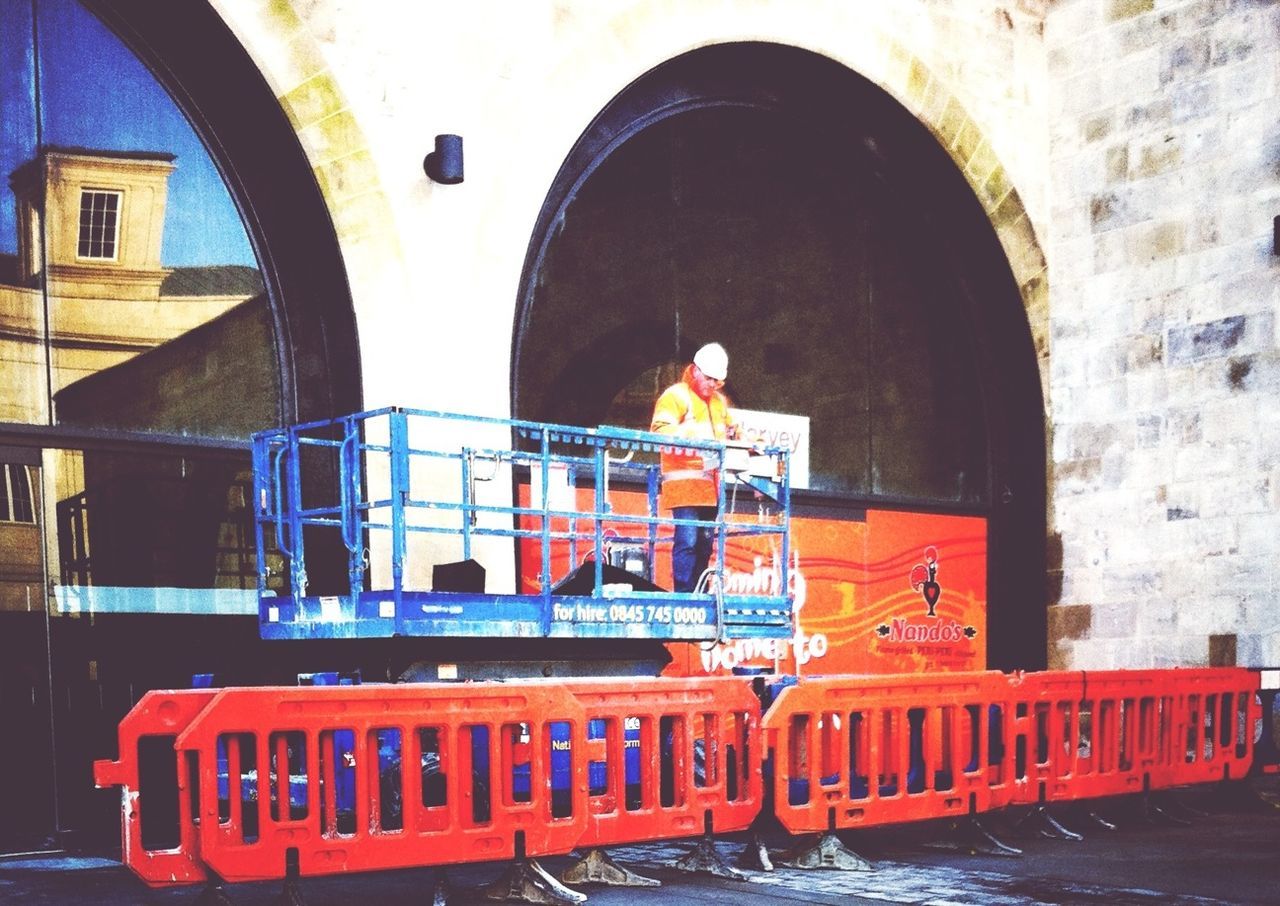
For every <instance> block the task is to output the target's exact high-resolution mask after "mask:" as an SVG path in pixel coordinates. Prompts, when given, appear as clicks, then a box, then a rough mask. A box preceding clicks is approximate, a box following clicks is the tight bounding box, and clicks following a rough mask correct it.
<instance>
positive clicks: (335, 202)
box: [212, 0, 1280, 667]
mask: <svg viewBox="0 0 1280 906" xmlns="http://www.w3.org/2000/svg"><path fill="white" fill-rule="evenodd" d="M212 2H213V4H214V6H215V7H216V8H217V9H218V10H219V12H220V13H221V15H222V16H223V18H224V19H225V20H226V21H227V22H228V24H229V25H230V27H231V28H232V29H233V31H234V32H235V33H236V35H237V36H238V37H239V39H240V40H241V41H242V42H243V43H244V45H245V47H246V48H247V50H248V51H249V53H250V55H251V56H252V57H253V59H254V60H255V61H256V62H257V64H258V65H259V67H260V68H261V70H262V72H263V74H264V76H265V77H266V78H267V80H268V82H269V83H270V84H271V86H272V87H273V89H274V90H275V91H276V93H277V95H278V96H279V97H280V101H281V105H282V107H283V109H284V110H285V112H286V113H287V115H288V116H289V117H290V118H291V120H292V121H293V123H294V126H295V128H296V129H297V132H298V136H299V140H300V141H301V143H302V146H303V148H304V149H305V150H306V152H307V154H308V155H309V156H310V159H311V161H312V163H313V166H314V168H315V173H316V178H317V181H318V182H319V184H320V187H321V190H322V192H323V193H324V195H325V198H326V200H327V201H328V203H329V207H330V210H331V213H332V215H333V219H334V224H335V228H336V230H337V233H338V237H339V241H340V243H341V246H342V250H343V255H344V259H345V264H346V268H347V273H348V275H349V278H350V282H351V289H352V295H353V298H354V300H355V304H356V315H357V319H358V322H359V329H360V343H361V349H362V356H363V361H364V365H365V380H366V386H365V398H366V401H367V402H368V403H369V404H370V405H381V404H385V403H391V402H395V403H403V404H409V405H422V406H429V407H433V408H448V409H462V410H470V411H479V412H493V413H494V414H504V412H505V409H506V408H507V406H508V404H509V400H508V385H507V382H508V377H509V373H510V372H509V369H510V343H511V325H512V322H513V314H514V306H515V301H516V296H517V293H518V290H519V287H518V282H519V275H520V267H521V263H522V261H523V257H524V254H525V251H526V248H527V245H528V242H529V240H530V238H531V237H530V234H531V229H532V226H533V223H534V220H535V218H536V216H537V212H538V210H539V207H540V206H541V203H542V200H543V198H544V196H545V194H546V191H547V188H548V186H549V185H550V183H551V180H552V179H553V178H554V175H555V173H556V170H557V169H558V167H559V165H560V163H561V161H562V160H563V159H564V156H565V154H566V153H567V152H568V151H569V149H570V147H572V144H573V142H574V141H575V140H576V138H577V136H578V135H580V134H581V132H582V130H583V129H584V128H585V127H586V126H587V124H588V123H589V122H590V121H591V119H592V117H593V116H594V115H595V114H596V113H597V112H598V111H599V110H600V109H601V108H602V107H603V106H604V105H605V104H607V103H608V101H609V100H610V99H611V98H612V97H614V96H615V95H616V94H617V93H618V92H620V91H622V90H623V89H624V88H625V87H626V86H627V85H628V84H629V83H630V82H632V81H633V80H635V79H636V78H638V77H639V76H640V75H642V74H643V73H644V72H646V71H647V70H649V69H651V68H652V67H654V66H656V65H658V64H660V63H661V62H663V61H664V60H667V59H670V58H671V57H673V56H676V55H678V54H680V53H684V52H687V51H689V50H692V49H695V48H697V47H700V46H703V45H706V44H711V43H716V42H723V41H744V40H761V41H776V42H779V43H785V44H791V45H794V46H797V47H802V48H806V49H809V50H812V51H814V52H817V53H821V54H825V55H827V56H829V57H831V58H832V59H834V60H837V61H839V62H841V63H843V64H844V65H846V66H848V67H850V68H851V69H853V70H854V71H856V72H859V73H860V74H862V75H864V76H866V77H867V78H869V79H870V80H872V81H873V82H875V83H876V84H878V85H880V86H881V87H882V88H884V89H885V90H886V91H887V92H888V93H890V94H891V95H892V96H894V97H895V98H896V99H898V100H899V101H900V102H901V103H902V104H904V106H906V107H907V109H908V110H910V111H911V112H912V113H913V114H914V115H915V116H917V117H918V118H919V119H920V120H921V122H922V123H924V124H925V125H926V126H927V127H928V128H929V129H930V130H931V131H932V132H933V133H934V135H935V136H937V138H938V140H939V142H940V144H942V145H943V146H944V147H945V148H946V149H947V150H948V151H949V153H950V154H951V156H952V158H953V160H954V161H955V162H956V166H957V167H958V168H959V169H960V170H961V172H963V173H964V175H965V177H966V178H967V179H968V180H969V183H970V185H971V186H973V189H974V192H975V195H976V196H977V197H978V198H979V199H980V201H981V202H982V204H983V205H984V207H985V208H986V210H987V212H988V214H989V216H990V217H991V221H992V225H993V227H994V228H995V230H996V232H997V235H998V236H999V238H1000V241H1001V243H1002V245H1003V247H1004V249H1005V252H1006V254H1007V255H1008V258H1009V262H1010V268H1011V270H1012V272H1013V274H1014V277H1015V279H1016V281H1017V283H1018V285H1019V287H1020V290H1021V292H1022V296H1023V301H1024V304H1025V306H1026V310H1027V316H1028V321H1029V323H1030V326H1031V331H1032V336H1033V339H1034V341H1035V343H1036V351H1037V354H1038V356H1039V361H1040V363H1041V370H1042V375H1041V379H1042V389H1043V391H1044V395H1045V403H1046V412H1045V431H1046V437H1047V439H1048V440H1049V442H1050V444H1051V449H1052V454H1051V464H1050V473H1049V474H1048V475H1047V476H1046V483H1047V488H1048V494H1049V507H1050V519H1049V524H1048V525H1047V526H1046V534H1047V536H1048V543H1049V549H1050V560H1051V567H1052V573H1051V587H1052V590H1053V592H1052V601H1051V604H1052V606H1051V608H1050V635H1049V639H1048V644H1049V648H1050V658H1051V663H1053V664H1054V665H1055V666H1073V667H1108V666H1148V665H1167V664H1201V663H1206V662H1208V661H1210V660H1214V661H1219V662H1223V661H1228V660H1230V659H1232V658H1234V659H1236V660H1238V661H1239V662H1241V663H1245V662H1254V661H1257V662H1261V661H1272V662H1280V620H1277V619H1276V618H1275V616H1274V615H1273V614H1274V607H1273V605H1272V603H1271V598H1272V596H1273V594H1274V585H1275V580H1276V567H1275V565H1274V562H1273V561H1274V555H1275V553H1276V551H1277V548H1278V547H1280V544H1278V543H1277V540H1276V539H1277V538H1280V531H1278V530H1280V515H1278V513H1280V432H1278V431H1277V430H1276V428H1277V424H1276V423H1277V421H1280V411H1278V410H1277V408H1276V406H1275V405H1274V402H1275V391H1276V382H1277V376H1276V375H1277V368H1276V344H1277V340H1276V337H1277V326H1276V318H1275V315H1274V311H1275V307H1276V303H1277V301H1278V297H1277V292H1278V290H1277V286H1280V281H1278V280H1277V277H1278V276H1280V268H1278V266H1277V261H1280V259H1277V258H1276V257H1275V256H1274V255H1273V254H1272V250H1271V229H1272V227H1271V224H1272V217H1273V216H1274V215H1275V214H1276V213H1280V204H1278V202H1280V198H1278V195H1280V144H1278V138H1277V136H1278V126H1277V115H1276V110H1277V104H1276V96H1275V95H1276V88H1277V73H1278V72H1280V66H1278V65H1277V64H1278V63H1280V59H1278V53H1280V38H1278V37H1277V27H1278V23H1280V4H1276V3H1273V2H1266V0H1054V2H1050V0H1003V2H995V0H895V2H892V3H884V2H882V0H611V2H597V0H548V2H539V3H533V2H517V0H510V2H504V0H477V2H473V3H468V4H452V5H445V4H436V3H419V2H410V0H404V2H394V0H383V2H380V3H378V4H368V3H366V2H363V0H361V2H356V0H212ZM440 132H459V133H461V134H463V135H464V137H465V141H466V155H467V181H466V182H465V183H464V184H463V185H461V186H439V185H435V184H432V183H430V182H428V181H427V180H426V179H425V178H424V177H423V175H422V172H421V169H420V167H421V160H422V157H423V155H424V154H425V153H426V152H427V151H428V150H430V147H431V141H432V136H433V135H435V134H436V133H440ZM459 374H465V375H466V380H458V377H457V376H458V375H459ZM1038 603H1039V602H1030V606H1038Z"/></svg>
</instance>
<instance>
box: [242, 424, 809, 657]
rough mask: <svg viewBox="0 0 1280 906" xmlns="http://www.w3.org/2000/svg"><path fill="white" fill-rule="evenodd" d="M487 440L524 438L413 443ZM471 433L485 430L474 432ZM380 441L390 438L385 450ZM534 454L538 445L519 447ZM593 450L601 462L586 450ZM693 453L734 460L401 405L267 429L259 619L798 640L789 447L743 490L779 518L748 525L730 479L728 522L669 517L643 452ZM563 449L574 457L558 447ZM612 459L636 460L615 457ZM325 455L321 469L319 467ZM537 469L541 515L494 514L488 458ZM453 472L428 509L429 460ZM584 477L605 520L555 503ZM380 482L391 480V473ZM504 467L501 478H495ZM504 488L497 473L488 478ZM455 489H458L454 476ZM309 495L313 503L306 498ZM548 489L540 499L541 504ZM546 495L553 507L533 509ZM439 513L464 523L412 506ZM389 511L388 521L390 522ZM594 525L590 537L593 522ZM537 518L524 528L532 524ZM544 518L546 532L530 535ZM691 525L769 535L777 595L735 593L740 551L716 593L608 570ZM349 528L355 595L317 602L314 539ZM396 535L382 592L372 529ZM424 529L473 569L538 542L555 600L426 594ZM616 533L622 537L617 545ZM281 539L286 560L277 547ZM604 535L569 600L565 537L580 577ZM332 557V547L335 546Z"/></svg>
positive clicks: (350, 590)
mask: <svg viewBox="0 0 1280 906" xmlns="http://www.w3.org/2000/svg"><path fill="white" fill-rule="evenodd" d="M468 425H469V426H472V427H474V428H475V429H476V431H475V432H474V433H478V434H483V433H484V431H485V430H489V431H492V430H493V429H495V428H506V429H508V430H509V431H510V432H511V433H512V435H513V438H514V440H515V443H513V444H512V448H510V449H498V448H494V447H478V446H471V445H462V444H458V445H455V446H453V447H451V448H449V449H443V448H441V447H438V446H431V445H428V446H420V447H415V446H413V444H412V442H411V435H412V436H413V437H415V438H420V437H421V436H422V435H421V434H420V433H419V431H420V429H421V428H431V429H439V430H431V431H430V434H429V435H428V436H429V437H430V438H435V437H436V436H437V435H443V436H445V437H450V436H459V433H460V431H465V427H466V426H468ZM467 436H470V435H469V434H468V435H467ZM375 439H376V440H375ZM522 442H523V443H524V444H526V445H527V444H532V445H534V446H535V447H536V451H530V450H525V449H520V447H521V446H522ZM575 447H583V448H584V449H585V450H586V451H589V452H587V454H586V455H574V454H573V453H572V452H564V451H565V450H569V451H573V448H575ZM671 449H685V450H691V451H697V452H702V453H709V454H712V455H718V456H719V457H721V461H723V456H724V453H725V447H724V445H723V444H721V443H718V442H714V441H698V440H687V439H680V440H678V441H677V440H675V439H673V438H671V437H669V436H664V435H660V434H652V433H649V432H644V431H633V430H629V429H624V428H613V427H600V428H579V427H572V426H567V425H551V424H543V423H539V422H528V421H519V420H511V419H498V418H487V417H477V416H464V415H456V414H452V413H443V412H429V411H423V410H410V409H401V408H396V407H393V408H384V409H377V410H372V411H370V412H361V413H357V414H354V415H348V416H344V417H342V418H339V419H332V420H326V421H319V422H309V423H306V424H301V425H295V426H293V427H289V428H284V429H279V430H272V431H265V432H261V433H259V434H256V435H254V438H253V463H254V491H255V505H256V506H255V514H256V518H255V524H256V543H257V554H258V565H259V569H258V595H259V622H260V627H261V634H262V636H263V638H277V639H282V638H288V639H300V638H378V637H389V636H480V637H486V636H508V637H510V636H517V637H527V638H536V637H550V638H576V637H592V638H655V639H687V640H690V641H707V640H715V639H722V638H746V637H771V638H785V637H789V636H790V635H791V634H792V616H793V614H792V609H793V608H792V605H793V598H792V594H791V588H792V585H793V576H792V574H791V573H792V564H791V546H790V518H791V503H790V496H791V485H790V469H789V460H788V457H787V451H786V450H782V449H773V448H771V449H767V450H762V451H760V452H762V453H765V454H767V455H769V456H771V457H773V459H774V461H776V462H777V463H778V465H779V472H780V474H779V476H778V480H777V481H772V480H770V479H762V478H758V477H755V478H753V477H751V476H748V475H745V474H743V475H741V476H740V478H739V479H738V480H740V481H741V482H742V483H743V484H744V485H745V486H750V487H751V488H753V490H754V491H756V492H763V493H764V494H765V495H767V496H769V497H770V498H772V499H773V500H774V502H775V506H774V507H773V512H772V513H771V515H770V517H769V519H768V520H767V521H766V520H764V519H760V520H759V521H757V522H755V523H750V522H742V521H735V520H733V519H731V518H730V517H729V515H727V514H726V513H725V483H724V482H721V483H720V490H719V495H720V497H719V507H718V510H717V516H716V518H715V519H713V520H676V519H673V518H670V517H663V516H661V515H660V514H659V512H658V489H659V475H658V466H657V464H656V463H639V464H636V463H631V462H630V461H629V460H630V459H631V457H632V456H633V455H634V453H635V452H637V451H642V452H648V453H654V452H658V451H661V450H671ZM557 450H560V452H557ZM612 451H623V452H625V453H626V456H625V458H624V459H621V460H620V459H611V456H610V454H611V452H612ZM378 458H385V460H386V465H387V468H386V471H385V479H381V480H383V481H384V483H385V484H386V486H387V490H388V496H387V497H386V498H382V499H370V498H369V496H368V493H369V492H368V490H367V489H368V486H369V485H370V484H374V483H376V482H373V481H371V480H370V473H371V472H373V471H374V470H373V469H372V467H371V462H373V461H374V460H375V459H378ZM317 460H319V461H321V462H317ZM334 461H336V463H337V469H338V499H337V501H336V503H335V502H322V503H320V504H316V503H315V502H314V501H311V500H309V499H308V500H304V496H305V497H307V498H311V497H315V496H317V491H316V488H315V486H314V484H312V483H307V482H304V478H303V472H304V470H305V469H307V468H308V467H311V468H315V467H316V466H317V465H318V464H324V465H325V466H326V468H331V465H330V464H331V463H332V462H334ZM480 461H484V462H492V463H494V464H495V469H496V467H498V466H502V465H505V466H508V467H512V468H528V469H529V470H530V477H531V478H532V477H533V474H534V473H535V472H536V473H537V475H538V479H539V480H538V485H539V486H538V487H537V488H535V487H534V483H533V482H530V496H531V498H533V499H531V500H530V505H529V506H525V507H522V506H516V505H511V506H494V505H485V504H481V503H479V502H477V500H476V494H475V484H476V481H477V480H478V479H477V470H476V464H477V462H480ZM426 462H436V463H441V462H443V463H453V464H456V467H457V468H458V469H459V473H458V474H459V478H460V481H461V487H460V489H459V492H458V495H457V497H456V499H444V498H439V499H429V498H425V497H416V496H414V488H413V484H412V481H413V465H414V463H426ZM553 468H556V469H563V470H564V471H565V474H566V475H567V476H570V482H571V485H570V486H571V487H575V486H576V485H574V484H573V482H575V481H576V477H577V476H578V475H580V474H583V475H585V474H590V476H591V480H592V481H593V489H594V493H593V508H592V509H591V510H590V511H583V512H580V511H577V510H561V509H556V508H555V507H553V506H552V505H551V497H552V488H551V473H552V469H553ZM377 474H378V475H379V476H382V475H383V474H384V473H382V472H378V473H377ZM496 474H497V472H496V471H495V475H496ZM489 477H490V478H492V477H494V476H489ZM614 477H619V478H622V479H626V480H628V481H629V482H630V485H629V487H630V488H634V487H635V486H636V485H638V486H639V487H642V488H643V489H644V493H645V496H646V498H647V500H648V510H647V515H644V516H639V515H628V514H620V513H616V512H614V510H613V506H612V504H611V501H610V499H609V494H610V491H609V482H610V479H611V478H614ZM442 484H448V482H443V483H442ZM304 487H305V488H306V494H305V495H304ZM535 494H536V495H537V497H536V498H535V496H534V495H535ZM537 500H540V501H541V506H536V505H534V504H535V503H536V502H537ZM424 510H425V511H434V512H436V513H441V514H455V513H456V514H457V515H458V516H459V517H460V521H459V523H458V524H457V525H453V524H448V525H439V524H427V520H426V518H425V516H424V517H423V518H421V519H417V520H415V519H414V518H410V513H411V512H421V511H424ZM388 515H389V518H387V516H388ZM481 516H487V517H490V518H492V517H494V516H497V517H500V518H503V519H506V518H509V519H511V522H512V524H511V527H506V526H498V527H494V526H491V525H490V526H485V525H481V524H480V517H481ZM553 519H556V520H568V523H569V528H568V530H567V531H564V530H553V526H552V520H553ZM584 519H587V520H591V523H592V528H591V530H590V531H589V532H583V531H581V530H580V529H579V528H578V523H579V522H580V521H582V520H584ZM522 520H524V522H523V523H522ZM530 521H532V522H535V523H536V527H526V526H527V525H528V523H529V522H530ZM606 522H608V523H613V524H615V525H616V524H618V523H621V524H624V525H633V526H635V527H636V529H637V530H638V533H629V534H628V535H627V536H621V537H619V536H617V533H616V531H615V530H609V531H606V529H605V523H606ZM676 525H696V526H706V527H709V528H711V530H712V532H713V534H714V537H715V538H716V539H717V540H718V542H719V541H723V540H724V539H726V538H728V537H733V536H755V537H762V538H766V539H769V544H770V546H771V547H772V548H773V550H774V557H775V563H774V577H775V581H774V583H773V587H772V588H770V589H768V590H767V591H766V592H760V593H752V594H733V593H732V591H733V590H732V589H726V586H725V582H724V579H725V545H724V544H723V543H717V544H716V551H717V553H716V557H715V559H714V561H713V563H712V564H711V570H710V576H709V581H708V587H709V589H710V591H709V592H708V593H703V594H679V593H675V592H665V591H655V592H641V591H635V590H634V589H632V588H631V587H630V586H623V587H617V586H612V585H608V584H606V582H605V579H604V563H605V562H606V560H607V550H608V546H609V544H610V543H618V542H623V543H628V544H631V545H637V546H641V547H643V549H644V550H645V552H646V554H647V557H648V560H647V562H648V563H649V564H652V563H653V562H654V558H655V556H656V554H657V550H658V548H659V546H661V545H669V543H670V539H669V536H668V537H660V535H661V533H662V530H663V529H668V528H674V527H675V526H676ZM324 532H335V533H336V537H337V539H338V540H340V541H341V544H342V546H343V548H344V549H345V550H346V553H347V587H346V588H345V589H343V590H342V593H339V594H335V595H313V594H309V593H308V591H309V590H308V587H307V586H308V577H307V568H306V563H307V560H306V547H307V543H308V538H312V539H314V538H316V537H317V536H319V535H320V534H322V533H324ZM380 532H381V533H387V534H388V535H389V541H388V543H387V544H386V545H382V546H379V545H374V548H375V549H377V548H379V547H385V548H386V549H387V550H388V551H389V554H390V557H391V563H390V564H389V565H390V587H389V588H385V589H370V588H367V587H366V585H367V584H368V578H369V574H368V567H369V564H368V561H367V560H366V555H367V553H368V548H367V545H368V544H369V543H370V537H371V535H373V534H375V533H380ZM410 533H426V534H433V535H446V536H456V537H457V538H458V539H459V541H460V544H461V548H460V551H461V555H462V556H461V559H464V560H466V559H470V558H471V556H472V551H473V542H474V541H475V539H476V538H481V537H501V538H509V539H512V541H513V542H514V543H518V542H519V541H520V540H521V539H534V540H537V541H538V543H539V547H540V552H539V556H540V562H539V568H540V569H539V579H540V585H541V590H540V591H539V592H537V593H533V594H493V593H470V592H447V591H425V590H414V589H408V588H406V587H405V582H406V561H407V559H408V557H409V556H410V545H409V535H410ZM610 536H613V537H610ZM273 541H274V547H275V550H274V551H272V550H271V542H273ZM585 541H590V551H589V553H588V554H587V556H589V557H590V558H591V559H592V560H594V575H593V576H592V585H591V591H590V593H589V594H578V595H563V594H557V593H555V591H554V589H555V586H556V584H557V582H558V581H560V580H562V579H563V578H565V577H558V578H557V577H556V576H554V575H553V567H552V557H551V548H552V544H553V542H567V545H568V551H569V558H568V561H569V567H568V569H569V570H570V571H571V570H572V569H573V567H574V566H575V565H576V564H578V562H579V559H578V550H579V544H580V543H582V542H585ZM332 549H333V547H332V546H331V547H329V548H327V549H326V550H332ZM277 553H278V554H282V555H283V557H284V559H285V560H287V561H288V571H287V574H288V576H289V579H290V582H289V586H288V589H287V590H284V591H281V590H276V589H273V588H271V587H270V585H271V584H272V582H271V576H270V574H269V564H270V562H271V557H272V555H274V554H277Z"/></svg>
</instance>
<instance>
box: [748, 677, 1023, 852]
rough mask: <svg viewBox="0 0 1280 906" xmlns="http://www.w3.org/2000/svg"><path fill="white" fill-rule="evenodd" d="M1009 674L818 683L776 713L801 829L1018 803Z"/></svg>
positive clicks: (790, 799) (779, 802)
mask: <svg viewBox="0 0 1280 906" xmlns="http://www.w3.org/2000/svg"><path fill="white" fill-rule="evenodd" d="M1010 700H1011V692H1010V683H1009V679H1008V677H1006V676H1005V675H1004V674H1001V673H996V672H983V673H950V674H941V675H936V676H914V675H902V676H887V677H838V676H837V677H815V678H804V679H802V680H801V681H800V682H799V684H798V685H796V686H792V687H790V688H787V689H784V690H783V691H782V693H781V694H780V695H779V696H778V698H777V699H776V700H775V701H774V703H773V705H772V706H771V707H770V708H769V710H768V712H767V713H766V714H765V716H764V727H765V732H766V734H767V737H768V739H769V742H770V744H771V746H772V748H773V753H774V776H775V779H776V783H775V802H774V808H775V811H776V812H777V816H778V819H779V820H780V821H781V822H782V824H783V826H784V827H786V828H787V830H789V831H791V832H792V833H811V832H821V831H826V830H829V829H841V828H853V827H865V826H873V825H882V824H894V823H900V822H905V821H920V820H925V819H928V818H940V817H948V816H956V815H964V814H968V813H971V812H982V811H987V810H989V809H991V808H997V807H999V806H1001V805H1004V804H1005V803H1006V802H1008V801H1009V800H1010V798H1011V797H1012V795H1013V779H1014V778H1013V768H1014V753H1013V749H1012V747H1011V746H1010V744H1009V740H1010V725H1009V720H1008V715H1009V702H1010Z"/></svg>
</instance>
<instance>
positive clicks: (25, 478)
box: [0, 462, 36, 524]
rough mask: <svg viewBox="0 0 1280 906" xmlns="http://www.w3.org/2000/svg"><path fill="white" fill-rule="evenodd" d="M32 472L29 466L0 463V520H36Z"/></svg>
mask: <svg viewBox="0 0 1280 906" xmlns="http://www.w3.org/2000/svg"><path fill="white" fill-rule="evenodd" d="M33 484H34V482H33V481H32V480H31V473H30V471H29V469H28V467H27V466H23V465H19V464H17V463H12V462H5V463H0V522H29V523H32V524H34V523H35V521H36V507H35V499H34V498H33V497H32V491H31V489H32V485H33Z"/></svg>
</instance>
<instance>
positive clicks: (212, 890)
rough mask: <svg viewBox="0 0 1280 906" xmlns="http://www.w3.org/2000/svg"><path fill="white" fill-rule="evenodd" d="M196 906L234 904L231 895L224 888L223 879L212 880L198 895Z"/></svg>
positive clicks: (226, 905) (227, 905) (225, 905)
mask: <svg viewBox="0 0 1280 906" xmlns="http://www.w3.org/2000/svg"><path fill="white" fill-rule="evenodd" d="M196 906H232V904H231V897H229V896H227V892H226V891H225V890H223V888H222V881H220V880H218V881H213V880H211V881H209V883H208V884H207V885H205V888H204V890H202V891H200V896H198V897H196Z"/></svg>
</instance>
